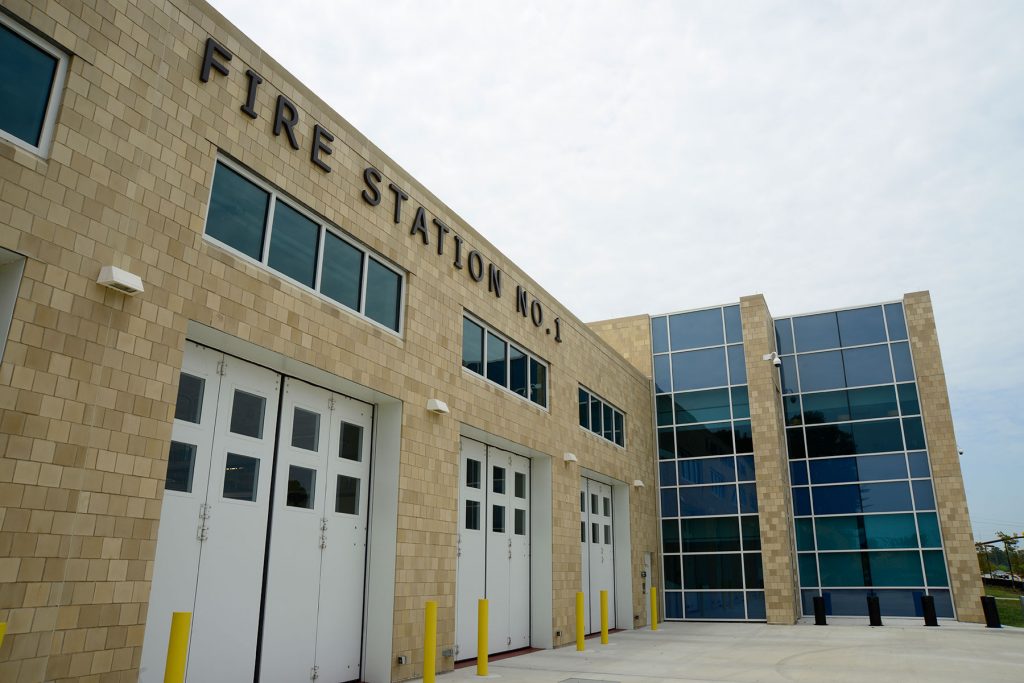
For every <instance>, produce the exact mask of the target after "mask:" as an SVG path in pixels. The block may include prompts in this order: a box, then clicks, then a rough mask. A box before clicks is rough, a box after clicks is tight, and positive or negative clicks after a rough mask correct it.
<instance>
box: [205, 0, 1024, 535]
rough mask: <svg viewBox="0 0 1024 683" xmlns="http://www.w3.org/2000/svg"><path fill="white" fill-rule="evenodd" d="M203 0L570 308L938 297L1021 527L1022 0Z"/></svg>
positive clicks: (601, 314)
mask: <svg viewBox="0 0 1024 683" xmlns="http://www.w3.org/2000/svg"><path fill="white" fill-rule="evenodd" d="M213 5H214V6H215V7H217V8H218V9H219V10H220V11H221V12H223V13H224V14H225V15H226V16H227V17H228V19H230V20H231V21H232V22H234V23H235V24H236V25H238V26H239V28H241V29H242V31H244V32H245V33H247V34H248V35H249V36H250V37H252V38H253V39H254V40H255V41H256V43H257V44H259V45H260V46H261V47H263V48H264V49H265V50H266V51H267V52H268V53H269V54H270V55H272V56H273V57H274V58H275V59H277V60H278V61H279V62H281V63H282V64H283V65H284V66H285V67H286V68H288V69H289V70H290V71H292V73H293V74H295V76H297V77H298V78H299V79H300V80H301V81H303V82H304V83H306V84H307V85H308V86H309V87H310V88H311V89H312V90H313V91H314V92H316V93H317V94H319V95H320V96H321V97H322V98H323V99H324V100H326V101H327V102H328V103H329V104H330V105H331V106H332V107H334V108H335V109H336V110H337V111H338V112H339V113H340V114H341V115H342V116H344V117H345V118H346V119H348V120H349V121H350V122H351V123H352V124H353V125H355V126H356V127H357V128H358V129H359V130H361V131H362V132H363V133H364V134H365V135H366V136H367V137H368V138H369V139H370V140H372V141H373V142H374V143H375V144H376V145H378V146H379V147H380V148H381V149H382V150H384V152H385V153H387V154H388V155H389V156H391V157H392V158H393V159H394V160H395V161H397V162H398V163H399V164H400V165H402V166H403V167H404V168H405V169H406V170H407V171H409V173H411V174H412V175H413V176H414V177H416V178H417V179H418V180H420V181H421V182H422V183H423V184H424V185H426V186H427V187H428V188H430V189H431V191H433V192H434V193H435V194H436V195H437V196H438V197H440V198H441V200H442V201H444V202H445V203H446V204H448V205H449V206H450V207H452V208H453V209H454V210H455V211H456V212H457V213H458V214H459V215H460V216H461V217H462V218H463V219H464V220H466V221H467V222H468V223H470V224H471V225H472V226H473V227H475V228H476V229H477V230H479V231H480V232H481V233H482V234H483V235H484V236H485V237H487V238H488V239H489V240H490V241H491V242H492V243H494V244H495V245H496V246H497V247H498V248H499V249H500V250H501V251H503V252H504V253H505V254H507V255H508V256H509V257H510V258H511V259H512V260H513V261H514V262H516V263H517V264H518V265H520V266H521V267H522V268H523V269H525V270H526V271H527V272H528V273H530V275H531V276H533V278H534V279H536V280H537V281H538V282H539V283H541V285H543V286H544V287H545V288H546V289H547V290H548V291H549V292H551V293H552V295H554V296H555V297H556V298H557V299H558V300H560V301H561V302H563V303H564V304H566V305H567V306H568V307H569V308H570V309H571V310H572V311H573V312H574V313H576V314H577V315H578V316H579V317H580V318H582V319H583V320H599V319H604V318H612V317H618V316H623V315H632V314H636V313H663V312H667V311H674V310H679V309H686V308H695V307H701V306H707V305H713V304H718V303H726V302H733V301H736V300H738V298H739V297H740V296H742V295H745V294H752V293H757V292H761V293H763V294H764V295H765V297H766V298H767V300H768V304H769V306H770V308H771V309H772V312H773V313H774V314H775V315H785V314H789V313H801V312H808V311H815V310H820V309H826V308H837V307H841V306H845V305H851V304H861V303H872V302H876V301H883V300H893V299H898V298H900V296H901V295H902V294H903V293H904V292H909V291H916V290H920V289H929V290H931V293H932V298H933V302H934V305H935V313H936V319H937V324H938V327H939V336H940V340H941V342H942V351H943V357H944V361H945V366H946V372H947V380H948V382H949V387H950V393H951V399H952V404H953V416H954V419H955V421H956V428H957V438H958V440H959V442H960V446H961V448H963V450H964V455H963V458H962V464H963V470H964V477H965V481H966V485H967V492H968V502H969V504H970V509H971V517H972V521H973V525H974V530H975V534H976V536H978V537H979V539H982V538H983V539H984V540H987V539H989V538H993V535H992V534H993V532H994V531H996V530H1000V529H1001V530H1005V531H1017V532H1018V533H1020V532H1024V503H1022V500H1024V448H1022V446H1021V442H1022V441H1024V428H1022V422H1021V417H1020V415H1021V406H1022V404H1024V344H1022V341H1021V339H1022V335H1024V306H1022V304H1021V302H1022V297H1024V292H1022V291H1021V289H1022V284H1024V275H1022V273H1024V267H1022V266H1021V264H1020V263H1019V261H1020V260H1021V252H1022V247H1024V237H1022V233H1024V230H1022V228H1024V225H1022V222H1024V219H1022V216H1024V38H1022V36H1024V2H1019V1H1013V0H1011V1H1009V2H980V1H974V2H955V3H943V2H935V1H932V0H929V1H927V2H924V1H922V2H907V1H901V2H892V1H891V0H887V1H886V2H855V3H841V2H824V1H821V0H813V1H812V0H807V1H805V2H785V3H769V2H759V3H750V4H748V3H740V2H730V3H720V2H708V3H698V2H638V1H636V0H630V1H629V2H625V1H623V2H618V3H609V2H593V1H588V2H551V1H548V2H515V3H513V2H508V3H503V4H499V3H494V2H471V1H465V2H445V3H442V2H429V3H425V2H408V3H406V2H383V1H381V2H324V1H323V0H318V1H312V0H288V1H287V2H280V0H275V1H274V2H267V1H265V0H213Z"/></svg>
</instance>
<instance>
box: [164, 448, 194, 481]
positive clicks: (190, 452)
mask: <svg viewBox="0 0 1024 683" xmlns="http://www.w3.org/2000/svg"><path fill="white" fill-rule="evenodd" d="M195 466H196V447H195V446H193V445H192V444H189V443H180V442H178V441H172V442H171V449H170V452H169V453H168V454H167V478H166V479H165V480H164V490H166V491H181V492H182V493H192V474H193V472H194V471H195Z"/></svg>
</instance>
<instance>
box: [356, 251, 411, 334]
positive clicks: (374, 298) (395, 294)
mask: <svg viewBox="0 0 1024 683" xmlns="http://www.w3.org/2000/svg"><path fill="white" fill-rule="evenodd" d="M401 299H402V277H401V276H400V275H399V274H398V273H396V272H395V271H393V270H391V269H390V268H386V267H384V266H382V265H381V264H380V263H378V262H377V261H375V260H374V259H372V258H371V259H369V267H368V268H367V273H366V310H365V311H364V313H365V314H366V317H367V318H369V319H370V320H376V321H377V322H379V323H380V324H381V325H384V326H385V327H388V328H390V329H392V330H395V331H396V332H397V331H398V309H399V307H400V304H401Z"/></svg>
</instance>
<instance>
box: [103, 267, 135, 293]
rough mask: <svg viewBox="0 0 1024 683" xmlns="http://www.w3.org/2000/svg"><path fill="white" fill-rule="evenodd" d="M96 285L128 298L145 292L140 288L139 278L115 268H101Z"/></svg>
mask: <svg viewBox="0 0 1024 683" xmlns="http://www.w3.org/2000/svg"><path fill="white" fill-rule="evenodd" d="M96 284H99V285H103V286H104V287H110V288H111V289H115V290H117V291H119V292H121V293H122V294H127V295H128V296H135V295H136V294H140V293H142V292H144V291H146V290H145V288H144V287H143V286H142V278H141V277H139V276H138V275H136V274H135V273H129V272H128V271H127V270H122V269H121V268H118V267H117V266H103V268H101V269H100V276H99V277H98V278H96Z"/></svg>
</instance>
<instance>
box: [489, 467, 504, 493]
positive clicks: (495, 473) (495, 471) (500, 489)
mask: <svg viewBox="0 0 1024 683" xmlns="http://www.w3.org/2000/svg"><path fill="white" fill-rule="evenodd" d="M491 490H492V491H494V492H495V493H505V468H504V467H497V466H492V467H491Z"/></svg>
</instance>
